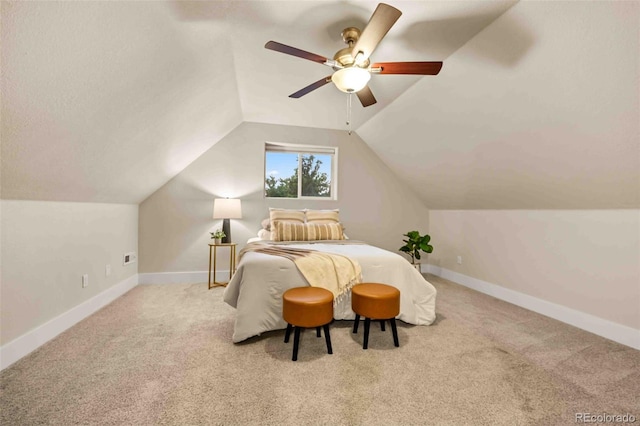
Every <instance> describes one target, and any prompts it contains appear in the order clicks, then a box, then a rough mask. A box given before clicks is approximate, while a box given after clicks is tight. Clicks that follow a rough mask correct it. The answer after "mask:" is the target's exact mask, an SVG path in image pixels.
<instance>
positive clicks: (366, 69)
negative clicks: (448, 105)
mask: <svg viewBox="0 0 640 426" xmlns="http://www.w3.org/2000/svg"><path fill="white" fill-rule="evenodd" d="M400 15H402V12H400V11H399V10H398V9H396V8H395V7H393V6H389V5H388V4H385V3H380V4H378V7H376V10H375V11H374V12H373V15H371V19H369V22H368V23H367V25H366V27H365V28H364V30H362V31H360V30H359V29H358V28H355V27H349V28H345V29H344V30H343V31H342V39H343V40H344V42H345V43H346V44H347V46H348V47H345V48H343V49H340V50H338V51H337V52H336V54H335V55H334V56H333V59H327V58H325V57H324V56H320V55H316V54H315V53H311V52H307V51H304V50H301V49H298V48H295V47H291V46H287V45H286V44H282V43H278V42H276V41H269V42H267V44H265V45H264V47H265V48H267V49H270V50H275V51H276V52H281V53H286V54H287V55H292V56H297V57H299V58H302V59H308V60H310V61H313V62H317V63H319V64H322V65H327V66H329V67H331V68H333V69H334V73H333V74H332V75H329V76H327V77H324V78H322V79H320V80H318V81H316V82H315V83H312V84H310V85H308V86H307V87H305V88H303V89H300V90H298V91H297V92H295V93H292V94H291V95H289V97H290V98H300V97H302V96H304V95H306V94H307V93H309V92H312V91H313V90H316V89H318V88H320V87H322V86H324V85H325V84H327V83H329V82H330V81H332V82H333V83H334V84H335V85H336V87H337V88H338V89H339V90H341V91H343V92H346V93H356V94H357V96H358V99H360V102H361V103H362V106H364V107H368V106H370V105H373V104H375V103H376V98H375V97H374V96H373V93H372V92H371V89H370V88H369V86H368V85H367V83H368V82H369V79H370V78H371V74H415V75H437V74H438V73H439V72H440V69H441V68H442V62H376V63H373V64H371V63H370V60H369V57H370V56H371V53H373V51H374V50H375V48H376V47H377V46H378V43H380V41H381V40H382V38H383V37H384V36H385V35H386V34H387V32H389V30H390V29H391V27H392V26H393V24H395V23H396V21H397V20H398V18H400Z"/></svg>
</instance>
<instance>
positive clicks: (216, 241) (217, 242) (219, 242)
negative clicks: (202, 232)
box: [213, 238, 222, 244]
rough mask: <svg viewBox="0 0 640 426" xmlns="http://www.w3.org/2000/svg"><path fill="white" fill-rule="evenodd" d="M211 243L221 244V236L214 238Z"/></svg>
mask: <svg viewBox="0 0 640 426" xmlns="http://www.w3.org/2000/svg"><path fill="white" fill-rule="evenodd" d="M213 244H222V238H214V239H213Z"/></svg>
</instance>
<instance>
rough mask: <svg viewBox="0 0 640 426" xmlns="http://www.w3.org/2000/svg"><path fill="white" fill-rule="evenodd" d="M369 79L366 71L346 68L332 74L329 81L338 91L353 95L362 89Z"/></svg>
mask: <svg viewBox="0 0 640 426" xmlns="http://www.w3.org/2000/svg"><path fill="white" fill-rule="evenodd" d="M370 78H371V74H369V71H367V70H366V69H364V68H358V67H348V68H342V69H339V70H338V71H336V72H334V73H333V75H332V76H331V81H333V84H335V85H336V87H337V88H338V89H339V90H341V91H343V92H345V93H355V92H359V91H360V90H362V89H364V87H365V86H366V85H367V83H368V82H369V79H370Z"/></svg>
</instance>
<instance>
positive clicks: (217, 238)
mask: <svg viewBox="0 0 640 426" xmlns="http://www.w3.org/2000/svg"><path fill="white" fill-rule="evenodd" d="M209 233H210V234H211V238H212V239H213V244H221V243H222V239H223V238H224V237H226V236H227V235H226V234H225V233H224V232H223V231H222V229H219V228H218V229H216V231H215V232H209Z"/></svg>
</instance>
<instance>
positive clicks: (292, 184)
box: [264, 142, 338, 200]
mask: <svg viewBox="0 0 640 426" xmlns="http://www.w3.org/2000/svg"><path fill="white" fill-rule="evenodd" d="M337 158H338V148H333V147H322V146H305V145H289V144H277V143H270V142H267V143H266V144H265V155H264V165H265V176H264V191H265V197H269V198H315V199H326V200H335V199H336V198H337V197H336V194H337V191H336V175H337V173H336V169H337V167H336V165H337V163H338V160H337Z"/></svg>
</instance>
